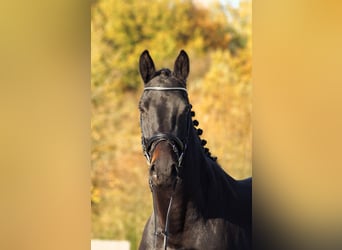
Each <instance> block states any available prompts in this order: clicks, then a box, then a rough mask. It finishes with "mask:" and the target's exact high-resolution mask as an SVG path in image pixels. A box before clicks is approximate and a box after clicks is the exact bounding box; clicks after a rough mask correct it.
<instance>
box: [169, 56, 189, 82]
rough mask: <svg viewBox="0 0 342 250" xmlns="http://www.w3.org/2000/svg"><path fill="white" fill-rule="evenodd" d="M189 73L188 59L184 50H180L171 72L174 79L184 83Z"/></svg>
mask: <svg viewBox="0 0 342 250" xmlns="http://www.w3.org/2000/svg"><path fill="white" fill-rule="evenodd" d="M189 71H190V62H189V57H188V55H187V53H186V52H185V51H184V50H181V52H180V53H179V55H178V57H177V59H176V61H175V66H174V68H173V72H174V74H175V76H176V77H178V78H179V79H181V80H183V81H184V82H185V81H186V78H187V77H188V75H189Z"/></svg>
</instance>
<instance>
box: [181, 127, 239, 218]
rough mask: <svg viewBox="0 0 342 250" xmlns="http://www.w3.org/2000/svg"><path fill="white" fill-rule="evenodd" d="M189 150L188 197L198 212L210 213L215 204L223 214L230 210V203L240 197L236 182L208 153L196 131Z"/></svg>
mask: <svg viewBox="0 0 342 250" xmlns="http://www.w3.org/2000/svg"><path fill="white" fill-rule="evenodd" d="M187 150H188V151H187V153H186V157H185V164H184V182H185V183H186V185H185V189H186V190H185V191H186V192H187V193H189V195H188V197H189V199H191V202H193V203H194V206H195V207H196V210H197V211H198V212H199V213H200V214H202V215H205V214H208V213H210V212H209V210H210V209H212V207H213V206H212V205H213V204H219V206H220V208H222V211H224V209H229V204H230V201H231V202H232V201H233V199H235V197H236V194H235V183H236V181H235V180H234V179H233V178H232V177H230V176H229V175H228V174H226V173H225V172H224V171H223V170H222V168H221V167H220V166H219V165H218V163H217V162H216V161H214V160H213V159H211V158H210V157H209V156H208V155H207V154H206V153H205V152H204V150H203V146H202V145H201V139H200V138H199V136H198V135H197V131H196V129H195V128H194V129H192V131H191V133H190V137H189V145H188V149H187ZM227 201H228V202H227Z"/></svg>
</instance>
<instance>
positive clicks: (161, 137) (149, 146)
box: [140, 87, 191, 250]
mask: <svg viewBox="0 0 342 250" xmlns="http://www.w3.org/2000/svg"><path fill="white" fill-rule="evenodd" d="M175 90H178V91H179V90H180V91H185V93H188V92H187V90H186V88H181V87H145V88H144V91H175ZM189 114H190V113H189ZM140 122H141V121H140ZM190 122H191V119H190V118H188V124H187V126H188V128H187V137H186V138H185V141H182V140H181V139H179V138H178V137H177V136H175V135H173V134H170V133H157V134H155V135H153V136H152V137H151V138H149V139H147V138H145V137H144V135H143V136H142V143H141V144H142V148H143V152H144V155H145V157H146V159H147V163H148V164H149V166H150V165H151V164H152V162H151V160H152V159H151V156H152V154H153V151H154V149H155V147H156V146H157V145H158V143H159V142H161V141H166V142H167V143H169V144H170V145H171V147H172V150H173V152H174V153H175V154H176V156H177V158H178V164H177V166H176V171H177V178H176V181H175V183H174V185H173V193H172V195H171V197H170V200H169V205H168V209H167V213H166V221H165V228H164V230H162V231H161V232H158V231H157V215H156V207H155V206H156V202H155V195H154V189H153V183H152V180H151V179H150V180H149V183H150V188H151V191H152V196H153V210H154V212H153V213H154V226H155V228H154V236H155V238H154V248H155V249H156V237H158V236H159V235H162V236H163V237H164V244H163V245H164V247H163V248H164V250H166V249H167V241H168V236H169V235H168V234H169V229H168V227H169V215H170V211H171V206H172V200H173V194H174V192H175V190H176V185H177V183H178V181H179V180H181V176H180V170H181V168H182V161H183V157H184V153H185V151H186V148H187V140H188V137H189V132H190Z"/></svg>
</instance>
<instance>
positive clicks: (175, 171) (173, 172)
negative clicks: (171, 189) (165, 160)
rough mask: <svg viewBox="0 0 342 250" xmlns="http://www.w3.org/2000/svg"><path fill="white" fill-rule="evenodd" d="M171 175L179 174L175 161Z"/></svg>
mask: <svg viewBox="0 0 342 250" xmlns="http://www.w3.org/2000/svg"><path fill="white" fill-rule="evenodd" d="M171 175H172V176H177V175H178V171H177V165H176V164H175V163H174V164H172V165H171Z"/></svg>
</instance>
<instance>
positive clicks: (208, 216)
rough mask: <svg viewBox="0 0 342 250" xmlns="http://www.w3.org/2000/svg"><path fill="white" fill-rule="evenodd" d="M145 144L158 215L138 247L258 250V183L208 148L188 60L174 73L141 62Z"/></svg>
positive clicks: (184, 56)
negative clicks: (230, 169) (235, 174)
mask: <svg viewBox="0 0 342 250" xmlns="http://www.w3.org/2000/svg"><path fill="white" fill-rule="evenodd" d="M139 67H140V74H141V77H142V79H143V81H144V84H145V86H144V91H143V93H142V96H141V100H140V103H139V109H140V122H141V131H142V146H143V151H144V154H145V156H146V159H147V161H148V164H149V167H150V168H149V184H150V188H151V191H152V197H153V213H152V215H151V217H150V218H149V220H148V221H147V224H146V226H145V229H144V233H143V236H142V240H141V243H140V247H139V249H141V250H143V249H206V250H208V249H219V250H224V249H239V250H241V249H251V220H252V179H251V178H249V179H246V180H242V181H237V180H235V179H233V178H232V177H230V176H229V175H228V174H227V173H225V172H224V170H223V169H222V168H221V167H220V166H219V165H218V163H217V162H216V159H215V158H214V157H212V156H211V155H210V153H209V151H208V150H207V149H206V148H204V147H203V146H204V145H205V143H206V142H205V141H204V140H201V139H200V137H199V135H200V134H201V133H202V130H200V129H197V128H196V127H197V125H198V121H196V120H194V121H193V120H192V116H194V112H193V111H191V108H192V106H191V105H190V103H189V99H188V94H187V90H186V79H187V77H188V74H189V58H188V55H187V54H186V53H185V52H184V51H181V52H180V54H179V56H178V57H177V59H176V61H175V65H174V69H173V72H171V71H170V70H169V69H161V70H158V71H156V69H155V66H154V63H153V60H152V58H151V57H150V55H149V53H148V51H144V52H143V53H142V55H141V57H140V64H139Z"/></svg>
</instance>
